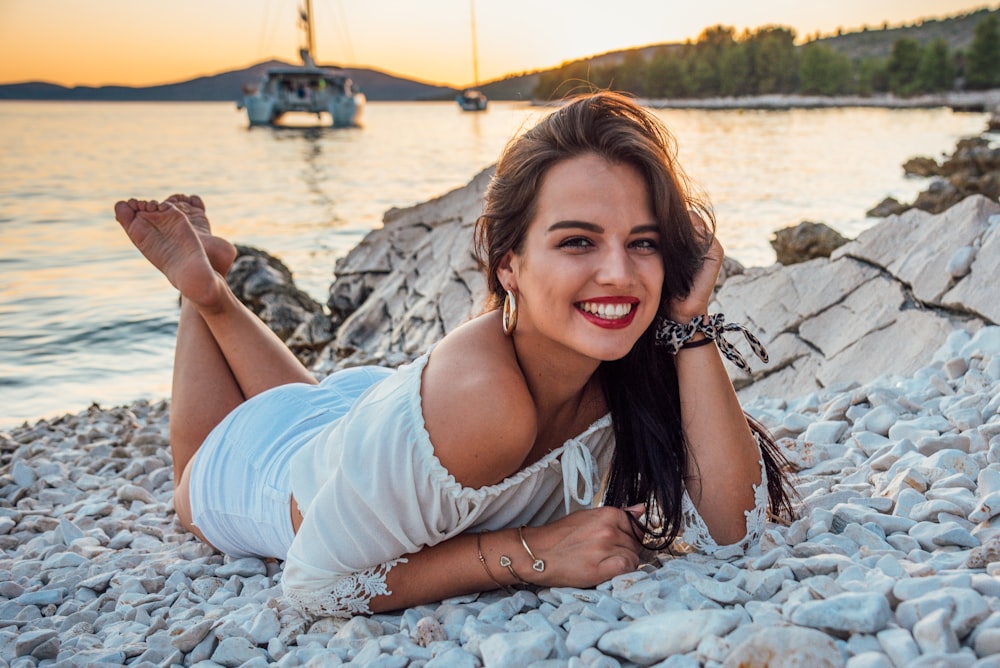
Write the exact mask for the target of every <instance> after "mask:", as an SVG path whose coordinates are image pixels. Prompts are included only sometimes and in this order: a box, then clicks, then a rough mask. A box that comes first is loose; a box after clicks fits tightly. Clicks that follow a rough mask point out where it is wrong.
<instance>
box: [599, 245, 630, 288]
mask: <svg viewBox="0 0 1000 668" xmlns="http://www.w3.org/2000/svg"><path fill="white" fill-rule="evenodd" d="M602 255H603V257H602V258H601V263H600V266H599V267H598V270H597V282H598V283H600V284H601V285H616V286H620V285H631V283H632V281H633V279H634V277H635V263H634V261H633V259H632V257H631V256H630V255H629V253H628V250H627V249H625V248H613V247H612V248H608V249H607V250H606V252H605V253H603V254H602Z"/></svg>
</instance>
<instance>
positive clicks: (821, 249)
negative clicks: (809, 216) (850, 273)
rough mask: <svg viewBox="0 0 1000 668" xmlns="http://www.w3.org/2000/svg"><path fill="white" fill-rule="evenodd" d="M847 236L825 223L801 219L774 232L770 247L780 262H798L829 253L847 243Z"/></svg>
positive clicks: (826, 255)
mask: <svg viewBox="0 0 1000 668" xmlns="http://www.w3.org/2000/svg"><path fill="white" fill-rule="evenodd" d="M847 241H848V240H847V238H846V237H844V236H843V235H842V234H840V232H838V231H837V230H835V229H833V228H832V227H830V226H829V225H827V224H825V223H813V222H810V221H808V220H805V221H802V222H801V223H799V224H798V225H795V226H794V227H786V228H784V229H780V230H778V231H777V232H775V233H774V238H773V239H771V247H772V248H774V252H775V254H776V255H777V258H778V262H779V263H780V264H784V265H789V264H798V263H799V262H806V261H808V260H812V259H815V258H818V257H830V253H832V252H833V251H835V250H836V249H838V248H840V247H841V246H843V245H844V244H846V243H847Z"/></svg>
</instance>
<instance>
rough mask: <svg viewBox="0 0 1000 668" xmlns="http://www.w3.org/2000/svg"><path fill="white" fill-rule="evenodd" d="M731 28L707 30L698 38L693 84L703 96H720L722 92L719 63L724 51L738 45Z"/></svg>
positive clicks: (692, 71)
mask: <svg viewBox="0 0 1000 668" xmlns="http://www.w3.org/2000/svg"><path fill="white" fill-rule="evenodd" d="M734 35H735V31H734V30H733V28H732V27H730V26H723V25H716V26H712V27H711V28H706V29H705V30H703V31H702V32H701V34H700V35H699V36H698V40H697V41H696V42H695V44H694V50H693V52H692V54H691V58H692V67H691V69H690V72H691V83H692V87H693V89H694V92H695V93H696V94H698V95H702V96H706V97H707V96H711V95H718V94H719V93H720V91H721V90H722V83H721V77H720V71H719V64H720V63H719V61H720V60H721V58H722V52H723V50H724V49H726V48H728V47H731V46H733V45H734V44H735V43H736V39H735V36H734Z"/></svg>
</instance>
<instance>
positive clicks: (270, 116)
mask: <svg viewBox="0 0 1000 668" xmlns="http://www.w3.org/2000/svg"><path fill="white" fill-rule="evenodd" d="M299 16H300V18H301V19H302V25H303V28H304V30H305V37H306V45H305V47H303V48H301V49H299V57H300V58H301V59H302V65H290V66H288V67H274V68H271V69H269V70H268V71H267V72H266V73H265V74H264V77H263V79H261V81H260V83H259V84H258V85H256V86H245V87H244V89H243V93H244V94H243V99H242V100H241V101H240V102H239V103H238V104H237V108H239V109H243V108H245V109H246V110H247V118H248V119H249V121H250V125H277V124H278V123H279V121H280V120H281V118H282V117H283V116H284V115H285V114H287V113H289V112H304V113H309V114H316V115H317V117H319V118H320V119H324V118H325V117H328V118H329V120H328V121H327V123H328V124H329V125H332V126H333V127H350V126H353V125H357V124H358V122H359V121H360V118H361V112H362V110H363V109H364V106H365V95H364V93H362V92H361V91H360V90H357V89H356V88H355V85H354V82H353V81H352V80H351V78H350V76H348V74H347V72H346V71H344V70H343V69H341V68H340V67H335V66H330V65H322V66H321V65H317V64H316V55H315V54H316V37H315V34H314V30H313V13H312V0H306V3H305V7H304V8H303V9H300V10H299Z"/></svg>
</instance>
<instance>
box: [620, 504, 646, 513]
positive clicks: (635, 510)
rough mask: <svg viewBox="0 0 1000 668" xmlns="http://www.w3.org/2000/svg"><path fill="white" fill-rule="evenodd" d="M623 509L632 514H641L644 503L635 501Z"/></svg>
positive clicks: (644, 507) (644, 510)
mask: <svg viewBox="0 0 1000 668" xmlns="http://www.w3.org/2000/svg"><path fill="white" fill-rule="evenodd" d="M625 510H626V511H627V512H630V513H633V514H635V513H638V514H640V515H641V514H642V513H644V512H646V504H645V503H637V504H635V505H634V506H629V507H628V508H626V509H625Z"/></svg>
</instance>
